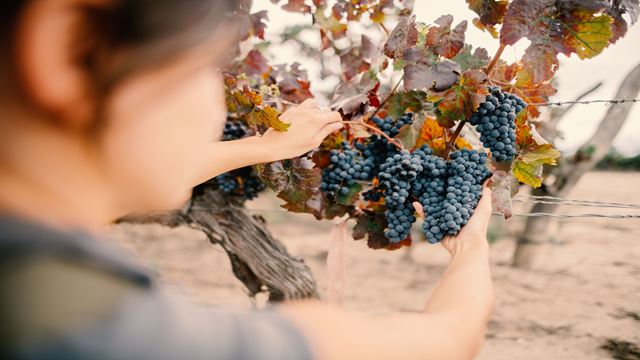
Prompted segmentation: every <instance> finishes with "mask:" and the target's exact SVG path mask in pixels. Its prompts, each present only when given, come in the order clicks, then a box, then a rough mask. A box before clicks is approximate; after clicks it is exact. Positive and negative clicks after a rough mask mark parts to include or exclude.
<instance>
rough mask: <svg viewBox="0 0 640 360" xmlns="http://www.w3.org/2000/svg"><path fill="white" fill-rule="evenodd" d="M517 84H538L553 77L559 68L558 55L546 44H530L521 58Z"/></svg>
mask: <svg viewBox="0 0 640 360" xmlns="http://www.w3.org/2000/svg"><path fill="white" fill-rule="evenodd" d="M522 63H523V65H522V69H521V70H520V73H519V74H518V80H517V83H518V84H522V85H527V84H538V83H542V82H545V81H547V80H549V79H551V78H552V77H553V74H555V72H556V70H557V69H558V67H559V66H560V63H559V62H558V53H557V52H556V51H555V50H554V49H553V48H551V47H550V46H549V45H546V44H531V46H529V47H528V48H527V50H525V52H524V56H523V57H522Z"/></svg>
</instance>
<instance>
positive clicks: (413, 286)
mask: <svg viewBox="0 0 640 360" xmlns="http://www.w3.org/2000/svg"><path fill="white" fill-rule="evenodd" d="M638 183H640V173H606V172H596V173H590V174H588V175H587V176H586V177H585V178H584V179H583V180H582V181H581V183H580V184H579V185H578V187H577V188H576V189H575V191H574V192H573V193H572V194H571V196H570V197H572V198H576V199H585V200H598V201H616V202H626V203H638V204H640V191H639V190H638ZM249 207H250V208H252V209H254V210H256V211H257V212H260V213H261V214H263V215H264V216H265V217H266V218H267V219H268V221H269V223H270V229H271V230H272V232H273V233H274V234H275V235H276V236H277V237H278V238H279V239H281V240H282V241H283V242H284V243H285V244H286V245H287V246H288V248H289V250H290V251H291V252H292V253H293V254H295V255H297V256H301V257H303V258H304V259H305V261H306V263H307V264H308V265H309V266H310V267H311V269H312V270H313V272H314V274H315V276H316V278H317V280H318V284H319V288H320V289H321V291H324V290H325V289H326V286H327V271H326V255H327V251H328V247H329V246H328V245H329V234H330V230H331V223H330V222H317V221H315V220H314V219H313V218H311V217H310V216H305V215H293V214H288V213H282V212H279V211H272V210H274V209H277V203H276V201H275V200H274V199H273V198H271V197H268V196H265V197H263V198H260V199H258V200H256V201H254V202H252V203H251V204H249ZM265 210H267V211H265ZM616 210H620V211H616ZM565 211H569V212H573V213H579V212H594V211H598V209H593V208H569V209H567V210H565ZM607 211H608V210H607ZM608 212H609V213H626V214H629V213H634V210H627V209H613V210H612V211H608ZM635 214H640V210H638V211H635ZM494 220H495V221H494V222H493V224H492V229H493V230H492V234H493V235H494V236H498V237H499V240H498V241H496V242H495V243H494V244H493V246H492V250H491V261H492V271H493V278H494V280H495V287H496V295H497V306H496V310H495V313H494V315H493V318H492V321H491V323H490V327H489V333H488V336H487V341H486V343H485V345H484V347H483V349H482V352H481V353H480V355H479V357H478V358H479V359H492V360H501V359H584V360H586V359H608V358H613V356H612V355H611V353H610V352H608V351H605V350H603V349H601V346H602V345H603V344H604V343H605V342H606V340H607V339H615V340H617V341H619V342H623V341H626V342H628V343H630V344H631V345H632V346H640V220H638V219H628V220H610V219H579V220H575V219H572V220H565V221H562V222H561V223H560V226H559V229H558V231H557V232H556V233H555V235H554V237H553V241H552V243H551V244H550V245H549V246H548V247H546V248H545V249H544V252H545V253H544V256H542V258H543V259H544V261H543V263H542V266H541V267H540V269H541V270H535V271H527V270H520V269H515V268H513V267H511V266H509V260H510V258H511V255H512V253H513V250H514V241H513V239H512V237H511V235H510V234H511V233H513V232H514V231H515V229H517V228H518V227H519V226H520V225H521V222H520V220H509V221H508V222H507V223H504V221H502V220H501V219H494ZM112 235H113V237H114V238H115V241H116V242H117V243H118V244H120V245H122V246H123V247H124V248H126V249H128V250H131V252H132V253H133V254H134V255H133V256H135V257H136V258H138V260H139V261H141V262H143V263H144V264H146V265H147V266H148V267H149V268H151V269H153V271H156V272H157V273H158V275H159V277H160V279H161V280H162V282H163V283H164V284H166V285H167V286H170V287H178V288H180V289H181V290H182V291H184V292H185V293H187V294H188V295H189V296H191V297H193V298H194V299H195V301H198V302H201V303H203V304H227V305H233V306H251V305H252V302H251V300H250V299H249V298H248V297H247V296H246V294H245V291H244V289H243V287H242V284H241V283H239V282H238V281H237V280H236V279H235V278H234V277H233V275H232V273H231V269H230V266H229V263H228V259H227V257H226V255H225V254H224V252H223V251H222V249H220V248H218V247H216V246H212V245H210V244H209V243H208V242H207V241H206V239H205V237H204V236H203V235H202V234H200V233H198V232H196V231H194V230H190V229H186V228H179V229H166V228H162V227H160V226H155V225H145V226H138V225H136V226H133V225H119V226H117V227H115V228H114V229H113V231H112ZM347 252H348V257H349V262H348V268H347V276H346V289H345V292H344V306H345V307H347V308H350V309H356V310H361V311H367V312H374V313H381V312H382V313H384V312H389V311H419V310H420V309H421V308H422V306H423V304H424V303H425V300H426V298H427V296H428V294H429V291H431V289H432V288H433V287H434V285H435V283H436V282H437V280H438V278H439V276H440V275H441V274H442V272H443V271H444V268H445V265H446V263H447V260H448V255H447V253H446V252H445V250H444V249H443V248H442V247H441V246H439V245H435V246H434V245H428V244H426V243H421V244H418V245H416V246H414V248H413V249H412V250H411V252H407V251H405V250H402V251H395V252H389V251H373V250H369V249H367V247H366V244H365V243H363V242H351V243H349V245H348V249H347ZM425 336H429V334H425ZM618 358H619V359H623V358H624V359H640V357H639V356H638V355H628V356H627V357H618Z"/></svg>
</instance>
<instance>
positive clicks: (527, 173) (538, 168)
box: [512, 160, 542, 188]
mask: <svg viewBox="0 0 640 360" xmlns="http://www.w3.org/2000/svg"><path fill="white" fill-rule="evenodd" d="M512 171H513V176H514V177H515V178H516V179H518V180H519V181H520V182H521V183H524V184H527V185H529V186H531V187H534V188H537V187H540V186H541V185H542V164H538V163H534V164H528V163H526V162H524V161H522V160H516V161H514V162H513V165H512Z"/></svg>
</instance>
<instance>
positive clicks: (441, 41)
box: [426, 15, 467, 59]
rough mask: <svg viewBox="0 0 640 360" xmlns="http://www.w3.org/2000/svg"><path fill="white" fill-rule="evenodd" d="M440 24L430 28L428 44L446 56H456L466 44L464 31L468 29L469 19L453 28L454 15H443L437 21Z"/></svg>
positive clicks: (437, 52)
mask: <svg viewBox="0 0 640 360" xmlns="http://www.w3.org/2000/svg"><path fill="white" fill-rule="evenodd" d="M435 24H437V25H438V26H433V27H431V28H429V32H428V33H427V39H426V40H427V45H428V46H429V47H430V48H432V49H433V51H434V52H435V53H436V54H438V55H440V56H444V57H446V58H449V59H451V58H452V57H454V56H456V55H457V54H458V53H459V52H460V50H461V49H462V47H463V46H464V33H465V31H467V21H466V20H465V21H462V22H460V23H459V24H458V25H456V27H455V28H454V29H453V30H452V29H451V25H452V24H453V16H451V15H443V16H441V17H440V18H438V19H437V20H436V21H435Z"/></svg>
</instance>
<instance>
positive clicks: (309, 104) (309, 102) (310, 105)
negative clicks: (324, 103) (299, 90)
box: [297, 99, 318, 109]
mask: <svg viewBox="0 0 640 360" xmlns="http://www.w3.org/2000/svg"><path fill="white" fill-rule="evenodd" d="M317 106H318V104H316V100H315V99H307V100H305V101H303V102H302V104H300V105H298V107H297V109H311V108H314V107H317Z"/></svg>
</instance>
